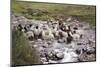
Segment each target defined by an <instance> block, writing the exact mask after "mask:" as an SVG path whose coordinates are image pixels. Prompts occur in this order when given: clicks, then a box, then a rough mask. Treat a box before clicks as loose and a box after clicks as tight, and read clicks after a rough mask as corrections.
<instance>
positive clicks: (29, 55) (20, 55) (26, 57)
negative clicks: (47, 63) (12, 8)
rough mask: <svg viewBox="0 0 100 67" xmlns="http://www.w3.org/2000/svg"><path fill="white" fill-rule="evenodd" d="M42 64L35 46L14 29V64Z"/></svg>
mask: <svg viewBox="0 0 100 67" xmlns="http://www.w3.org/2000/svg"><path fill="white" fill-rule="evenodd" d="M30 64H42V63H41V61H40V57H39V55H38V52H37V51H36V49H35V48H31V47H30V46H29V43H28V41H27V39H26V38H25V37H24V36H23V34H22V33H21V32H19V31H12V65H30Z"/></svg>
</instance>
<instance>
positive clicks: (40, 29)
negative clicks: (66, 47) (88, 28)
mask: <svg viewBox="0 0 100 67" xmlns="http://www.w3.org/2000/svg"><path fill="white" fill-rule="evenodd" d="M17 30H19V31H22V32H24V33H25V36H26V37H27V38H28V39H29V40H30V41H32V40H34V39H43V40H53V39H57V40H59V39H63V40H64V42H66V43H71V42H72V41H76V40H78V39H80V38H82V36H83V33H84V32H83V31H82V30H80V29H79V28H78V26H75V27H71V26H70V25H67V23H66V22H64V21H61V20H57V21H53V20H49V21H47V23H39V24H35V25H34V24H26V25H24V26H22V25H21V24H18V25H17Z"/></svg>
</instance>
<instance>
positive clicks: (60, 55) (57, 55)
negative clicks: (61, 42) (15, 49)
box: [56, 53, 64, 59]
mask: <svg viewBox="0 0 100 67" xmlns="http://www.w3.org/2000/svg"><path fill="white" fill-rule="evenodd" d="M56 57H57V58H58V59H63V58H64V54H63V53H57V54H56Z"/></svg>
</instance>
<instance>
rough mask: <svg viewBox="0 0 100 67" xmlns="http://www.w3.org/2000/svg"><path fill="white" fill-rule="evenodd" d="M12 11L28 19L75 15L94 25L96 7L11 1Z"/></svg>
mask: <svg viewBox="0 0 100 67" xmlns="http://www.w3.org/2000/svg"><path fill="white" fill-rule="evenodd" d="M11 9H12V12H13V13H14V14H15V15H18V16H20V15H21V16H25V17H27V18H29V19H36V20H47V19H50V18H54V17H55V16H65V17H66V16H75V17H78V18H79V19H80V20H81V21H86V22H89V23H90V24H91V25H94V26H95V23H96V19H95V17H96V16H95V14H96V10H95V9H96V7H95V6H90V5H84V6H83V5H69V4H51V3H39V2H19V1H17V2H15V1H14V0H13V1H12V7H11Z"/></svg>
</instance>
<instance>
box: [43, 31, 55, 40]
mask: <svg viewBox="0 0 100 67" xmlns="http://www.w3.org/2000/svg"><path fill="white" fill-rule="evenodd" d="M42 38H43V39H44V40H52V39H54V35H53V34H52V32H51V30H43V31H42Z"/></svg>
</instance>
